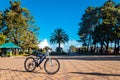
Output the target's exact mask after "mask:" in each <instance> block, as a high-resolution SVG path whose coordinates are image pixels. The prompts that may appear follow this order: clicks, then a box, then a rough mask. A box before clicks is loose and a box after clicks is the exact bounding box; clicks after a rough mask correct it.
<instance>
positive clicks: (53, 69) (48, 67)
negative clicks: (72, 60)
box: [44, 58, 60, 74]
mask: <svg viewBox="0 0 120 80" xmlns="http://www.w3.org/2000/svg"><path fill="white" fill-rule="evenodd" d="M59 69H60V63H59V61H58V60H57V59H55V58H51V59H49V58H48V59H47V60H46V61H45V63H44V70H45V71H46V72H47V73H48V74H55V73H57V72H58V71H59Z"/></svg>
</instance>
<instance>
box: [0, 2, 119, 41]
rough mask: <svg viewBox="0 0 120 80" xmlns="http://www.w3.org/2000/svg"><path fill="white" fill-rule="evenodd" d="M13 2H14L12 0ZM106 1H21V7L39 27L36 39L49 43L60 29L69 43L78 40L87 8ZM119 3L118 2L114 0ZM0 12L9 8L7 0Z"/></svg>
mask: <svg viewBox="0 0 120 80" xmlns="http://www.w3.org/2000/svg"><path fill="white" fill-rule="evenodd" d="M13 1H14V0H13ZM105 1H106V0H21V6H22V7H25V8H27V9H28V10H30V13H31V15H32V16H34V19H35V21H36V25H37V26H39V27H40V31H39V33H40V34H39V35H38V38H39V40H41V41H44V40H45V39H46V40H47V41H49V39H50V35H51V33H52V32H53V31H54V29H56V28H62V29H63V30H64V31H65V32H66V33H67V34H68V35H69V39H70V41H76V40H79V36H78V35H77V32H78V29H79V25H78V23H79V22H80V21H81V17H82V15H83V14H84V11H85V9H86V8H87V7H88V6H94V7H96V6H101V5H103V3H104V2H105ZM114 1H115V2H116V3H120V0H114ZM0 2H1V5H0V11H4V10H5V9H6V8H8V7H9V6H10V4H9V0H1V1H0Z"/></svg>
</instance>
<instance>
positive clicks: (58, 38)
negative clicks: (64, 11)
mask: <svg viewBox="0 0 120 80" xmlns="http://www.w3.org/2000/svg"><path fill="white" fill-rule="evenodd" d="M68 37H69V36H68V35H67V34H66V32H65V31H64V30H63V29H61V28H57V29H56V30H54V32H53V33H52V34H51V37H50V42H51V43H58V47H59V52H60V53H61V50H60V49H61V44H62V43H63V44H65V42H68V41H69V38H68Z"/></svg>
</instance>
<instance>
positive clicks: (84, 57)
mask: <svg viewBox="0 0 120 80" xmlns="http://www.w3.org/2000/svg"><path fill="white" fill-rule="evenodd" d="M56 58H57V59H65V60H66V59H77V60H91V61H92V60H93V61H94V60H95V61H106V60H111V61H120V56H63V57H62V56H61V57H60V56H59V57H56Z"/></svg>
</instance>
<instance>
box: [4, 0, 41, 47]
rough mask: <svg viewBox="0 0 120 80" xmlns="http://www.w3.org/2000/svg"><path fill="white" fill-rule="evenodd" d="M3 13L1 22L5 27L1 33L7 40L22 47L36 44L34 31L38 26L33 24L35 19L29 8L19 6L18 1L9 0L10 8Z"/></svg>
mask: <svg viewBox="0 0 120 80" xmlns="http://www.w3.org/2000/svg"><path fill="white" fill-rule="evenodd" d="M3 15H4V17H3V18H4V19H3V23H4V26H5V27H6V29H5V30H4V31H3V33H4V35H6V36H7V40H8V41H11V42H14V43H15V44H17V45H19V46H21V47H22V48H24V49H28V48H30V47H31V46H32V45H36V44H37V43H36V42H37V38H36V31H38V30H39V28H38V27H37V26H35V25H34V23H35V21H34V20H33V17H32V16H31V15H30V12H29V10H27V9H26V8H21V2H20V1H13V2H12V1H10V8H9V9H6V10H5V11H4V14H3Z"/></svg>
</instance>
